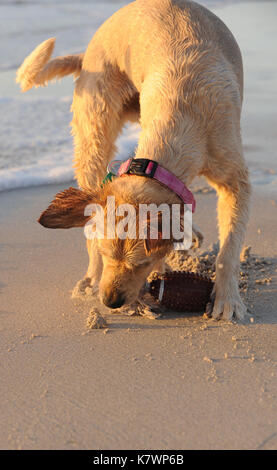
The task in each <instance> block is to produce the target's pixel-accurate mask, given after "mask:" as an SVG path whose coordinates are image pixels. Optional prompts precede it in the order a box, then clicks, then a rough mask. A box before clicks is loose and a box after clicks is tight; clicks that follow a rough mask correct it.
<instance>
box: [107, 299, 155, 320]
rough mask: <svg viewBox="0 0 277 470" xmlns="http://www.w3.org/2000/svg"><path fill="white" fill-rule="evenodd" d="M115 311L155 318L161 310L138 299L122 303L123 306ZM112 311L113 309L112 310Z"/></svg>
mask: <svg viewBox="0 0 277 470" xmlns="http://www.w3.org/2000/svg"><path fill="white" fill-rule="evenodd" d="M116 312H117V313H120V314H123V315H128V316H140V317H145V318H149V319H151V320H156V319H157V318H159V317H160V315H161V311H160V310H158V309H157V308H155V307H154V306H153V305H149V304H148V303H146V302H143V301H142V300H138V301H137V302H134V303H132V304H128V305H124V306H123V307H121V308H119V309H116ZM112 313H114V310H113V312H112Z"/></svg>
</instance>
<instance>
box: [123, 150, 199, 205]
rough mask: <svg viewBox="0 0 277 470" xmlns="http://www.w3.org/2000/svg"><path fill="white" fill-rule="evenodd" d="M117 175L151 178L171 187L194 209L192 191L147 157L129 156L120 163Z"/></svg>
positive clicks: (194, 203)
mask: <svg viewBox="0 0 277 470" xmlns="http://www.w3.org/2000/svg"><path fill="white" fill-rule="evenodd" d="M117 175H118V176H122V175H136V176H146V177H147V178H153V179H154V180H156V181H159V183H161V184H163V185H164V186H166V187H167V188H169V189H171V191H174V193H176V194H177V195H178V196H179V197H180V198H181V199H182V201H183V202H184V203H185V204H190V205H191V210H192V212H194V211H195V205H196V202H195V199H194V197H193V194H192V192H191V191H190V190H189V189H188V188H187V187H186V185H185V184H184V183H182V181H181V180H179V178H177V177H176V176H175V175H173V173H171V172H170V171H168V170H166V169H165V168H163V167H162V166H160V165H159V164H158V163H157V162H155V161H154V160H148V159H147V158H129V159H128V160H126V161H125V162H123V163H122V164H121V165H120V167H119V169H118V172H117Z"/></svg>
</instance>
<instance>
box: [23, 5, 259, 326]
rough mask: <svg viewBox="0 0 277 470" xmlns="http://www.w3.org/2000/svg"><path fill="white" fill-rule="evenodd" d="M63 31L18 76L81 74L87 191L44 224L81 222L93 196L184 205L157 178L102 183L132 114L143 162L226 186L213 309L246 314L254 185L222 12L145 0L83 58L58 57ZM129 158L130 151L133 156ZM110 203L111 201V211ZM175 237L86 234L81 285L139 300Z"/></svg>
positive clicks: (79, 106) (78, 149)
mask: <svg viewBox="0 0 277 470" xmlns="http://www.w3.org/2000/svg"><path fill="white" fill-rule="evenodd" d="M54 43H55V40H54V39H49V40H48V41H45V42H44V43H43V44H41V45H40V46H38V47H37V48H36V49H35V50H34V52H33V53H32V54H31V55H30V56H29V57H27V59H26V60H25V61H24V63H23V64H22V66H21V67H20V69H19V70H18V73H17V80H18V82H20V84H21V87H22V90H23V91H26V90H28V89H30V88H32V87H33V86H40V85H45V84H47V82H49V81H50V80H52V79H56V78H61V77H63V76H65V75H68V74H74V75H75V77H76V78H77V77H78V78H77V80H76V84H75V91H74V98H73V104H72V110H73V121H72V129H73V135H74V143H75V168H76V178H77V181H78V185H79V188H80V189H74V188H70V189H68V190H66V191H64V192H62V193H59V194H58V195H56V197H55V199H54V201H53V202H52V204H51V205H50V206H49V207H48V209H47V210H46V211H45V212H44V213H43V214H42V216H41V218H40V222H41V223H42V224H43V225H44V226H46V227H51V228H69V227H80V226H84V225H85V224H86V223H87V221H88V220H89V216H87V215H85V213H84V210H85V208H86V206H87V205H88V204H91V203H98V204H100V205H101V206H103V207H104V208H105V207H106V200H107V196H109V195H113V196H114V197H115V199H116V205H119V204H122V203H124V204H132V205H133V206H134V207H135V208H136V210H137V208H138V206H139V205H140V204H150V203H155V204H157V206H158V205H160V204H162V203H167V204H170V205H171V204H181V201H180V199H179V197H178V196H177V194H176V193H175V192H174V191H172V190H170V189H169V188H168V187H166V186H163V185H161V184H160V183H159V182H158V181H155V180H154V179H151V178H145V177H143V176H136V175H125V177H120V178H115V179H114V180H113V181H112V182H110V183H108V184H106V185H105V186H104V187H103V188H101V183H102V180H103V178H104V177H105V174H106V167H107V164H108V162H109V161H111V160H112V158H113V156H114V154H115V152H116V148H115V141H116V138H117V136H118V134H119V133H120V131H121V129H122V127H123V126H124V124H125V123H126V121H128V120H133V121H134V120H138V121H139V122H140V125H141V129H142V131H141V134H140V137H139V142H138V146H137V148H136V152H135V159H137V158H143V159H145V158H147V159H151V160H154V161H156V162H157V163H158V164H159V165H161V166H162V167H163V168H165V169H167V170H168V171H169V172H171V173H173V174H174V175H175V176H176V177H177V178H178V179H179V180H181V181H182V182H183V183H184V184H185V185H186V186H189V185H190V184H191V182H192V180H193V179H194V178H195V177H196V176H199V175H203V176H205V177H206V178H207V180H208V182H209V183H210V184H211V185H212V186H213V187H214V188H215V189H216V191H217V193H218V224H219V238H220V251H219V254H218V258H217V263H216V283H215V288H214V292H213V296H212V297H213V299H212V300H213V302H212V311H211V314H212V316H213V317H214V318H216V319H218V318H220V317H221V316H223V318H224V319H227V320H230V319H232V318H233V317H234V318H237V319H242V318H243V317H244V314H245V312H246V308H245V306H244V305H243V302H242V300H241V298H240V293H239V288H238V273H239V266H240V261H239V257H240V251H241V247H242V243H243V240H244V235H245V229H246V224H247V221H248V212H249V198H250V183H249V179H248V170H247V167H246V164H245V160H244V157H243V150H242V141H241V132H240V116H241V106H242V99H243V67H242V59H241V53H240V50H239V47H238V45H237V43H236V41H235V39H234V37H233V35H232V34H231V32H230V31H229V30H228V28H227V27H226V26H225V25H224V24H223V23H222V21H221V20H220V19H219V18H217V17H216V16H215V15H214V14H213V13H211V12H210V11H208V10H207V9H206V8H204V7H202V6H200V5H198V4H197V3H195V2H193V1H186V0H136V1H134V2H132V3H130V4H128V5H127V6H125V7H124V8H122V9H120V10H119V11H118V12H116V13H115V14H114V15H113V16H112V17H110V18H109V19H108V20H107V21H106V22H105V23H104V24H103V25H102V26H101V27H100V28H99V29H98V31H97V32H96V34H95V35H94V36H93V38H92V40H91V42H90V44H89V46H88V48H87V50H86V52H85V54H81V55H74V56H66V57H58V58H55V59H52V60H51V54H52V52H53V48H54ZM126 157H127V156H126ZM105 210H106V209H105ZM171 249H172V240H164V239H160V238H157V239H154V240H152V239H149V238H147V239H146V240H141V239H140V238H139V237H137V238H136V239H132V240H131V239H125V240H122V239H120V238H119V237H116V238H115V239H108V238H107V237H106V238H104V239H98V240H88V251H89V256H90V263H89V268H88V272H87V275H86V277H85V278H84V280H82V281H80V282H79V284H78V286H77V290H79V292H80V293H84V292H85V291H86V292H87V291H88V290H89V289H91V290H92V291H93V290H96V289H97V288H98V284H99V291H100V297H101V299H102V301H103V302H104V303H105V304H106V305H107V306H109V307H111V308H118V307H120V306H121V305H123V304H128V303H130V302H134V300H136V299H137V298H138V295H139V292H140V289H141V287H142V285H143V283H144V281H145V279H146V278H147V276H148V275H149V274H150V273H151V271H152V270H154V269H156V266H157V264H158V263H160V262H161V261H162V260H163V258H164V257H165V256H166V254H167V253H168V252H169V251H170V250H171Z"/></svg>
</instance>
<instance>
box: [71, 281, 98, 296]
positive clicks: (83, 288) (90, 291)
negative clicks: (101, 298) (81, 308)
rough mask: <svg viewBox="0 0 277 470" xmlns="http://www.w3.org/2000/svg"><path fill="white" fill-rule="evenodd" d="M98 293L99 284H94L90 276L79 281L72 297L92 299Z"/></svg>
mask: <svg viewBox="0 0 277 470" xmlns="http://www.w3.org/2000/svg"><path fill="white" fill-rule="evenodd" d="M97 293H98V284H96V283H95V284H92V281H91V278H90V277H85V278H84V279H81V280H80V281H78V282H77V284H76V286H75V287H74V289H73V291H72V295H71V297H72V299H81V300H91V299H92V298H93V297H94V296H95V295H96V294H97Z"/></svg>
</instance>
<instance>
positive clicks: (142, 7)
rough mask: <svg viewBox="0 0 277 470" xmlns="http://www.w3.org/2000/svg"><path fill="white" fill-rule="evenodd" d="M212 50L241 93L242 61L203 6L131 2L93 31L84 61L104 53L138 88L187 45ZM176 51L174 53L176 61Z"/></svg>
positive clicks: (177, 0) (179, 1) (181, 0)
mask: <svg viewBox="0 0 277 470" xmlns="http://www.w3.org/2000/svg"><path fill="white" fill-rule="evenodd" d="M196 45H198V46H199V47H201V48H202V50H205V51H209V50H210V51H211V52H212V53H213V54H215V53H216V50H217V49H218V51H219V52H220V53H222V55H223V56H224V58H225V60H226V61H227V62H228V63H229V64H230V65H231V67H232V69H233V72H234V73H235V76H236V77H237V81H238V83H239V88H240V94H241V96H242V90H243V69H242V59H241V53H240V50H239V47H238V45H237V43H236V40H235V38H234V36H233V35H232V33H231V32H230V31H229V29H228V28H227V27H226V26H225V24H224V23H223V22H222V21H221V20H220V19H219V18H218V17H217V16H216V15H214V14H213V13H212V12H210V11H209V10H207V9H206V8H205V7H203V6H201V5H199V4H197V3H195V2H193V1H187V0H136V1H135V2H133V3H131V4H129V5H127V6H125V7H124V8H122V9H121V10H119V11H117V12H116V13H115V14H114V15H112V16H111V17H110V18H109V19H108V20H107V21H106V22H105V23H104V24H103V25H102V26H101V27H100V28H99V30H98V31H97V33H96V34H95V36H94V37H93V39H92V41H91V43H90V45H89V47H88V50H87V52H86V55H85V59H84V61H85V62H84V63H87V65H88V66H89V62H91V60H92V58H93V57H95V51H96V49H97V50H98V54H104V55H105V57H106V58H107V59H108V60H110V61H111V62H112V63H113V62H114V60H116V62H117V64H118V65H119V67H120V69H121V70H122V71H124V72H126V73H127V75H128V76H129V78H130V79H131V80H132V81H133V83H134V84H135V86H136V87H137V89H138V90H140V88H141V84H142V82H143V80H144V79H145V77H146V75H147V74H148V73H149V74H150V73H155V71H156V70H158V71H159V72H160V71H161V69H162V67H163V66H164V59H168V58H169V57H170V56H171V57H172V59H173V61H175V62H178V60H180V59H182V53H183V55H184V54H185V51H186V50H188V48H189V47H190V46H196ZM178 50H179V51H180V54H179V57H178Z"/></svg>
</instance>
